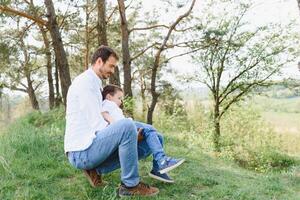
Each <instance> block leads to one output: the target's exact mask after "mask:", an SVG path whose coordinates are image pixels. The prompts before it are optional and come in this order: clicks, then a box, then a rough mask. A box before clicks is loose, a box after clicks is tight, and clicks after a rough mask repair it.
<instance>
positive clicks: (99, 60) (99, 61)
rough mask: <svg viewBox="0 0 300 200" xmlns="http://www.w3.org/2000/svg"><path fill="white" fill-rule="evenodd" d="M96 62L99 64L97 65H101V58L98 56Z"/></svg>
mask: <svg viewBox="0 0 300 200" xmlns="http://www.w3.org/2000/svg"><path fill="white" fill-rule="evenodd" d="M96 63H97V64H99V65H102V64H103V61H102V58H100V57H99V58H98V59H97V61H96Z"/></svg>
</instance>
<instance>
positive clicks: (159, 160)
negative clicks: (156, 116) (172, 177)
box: [134, 121, 185, 178]
mask: <svg viewBox="0 0 300 200" xmlns="http://www.w3.org/2000/svg"><path fill="white" fill-rule="evenodd" d="M134 123H135V125H136V127H137V128H142V129H143V136H144V138H145V140H146V142H147V144H148V145H149V148H150V149H151V151H152V153H153V160H154V161H153V171H152V172H159V173H157V174H156V175H159V174H161V175H163V174H165V173H167V172H168V171H170V170H172V169H175V168H176V167H178V166H179V165H181V164H182V163H183V162H184V161H185V160H184V159H175V158H171V157H167V156H166V154H165V152H164V149H163V139H162V136H161V135H160V134H158V132H157V130H156V129H155V128H154V127H153V126H151V125H149V124H145V123H141V122H136V121H135V122H134ZM157 169H158V170H157ZM163 176H164V175H163ZM166 178H169V177H166Z"/></svg>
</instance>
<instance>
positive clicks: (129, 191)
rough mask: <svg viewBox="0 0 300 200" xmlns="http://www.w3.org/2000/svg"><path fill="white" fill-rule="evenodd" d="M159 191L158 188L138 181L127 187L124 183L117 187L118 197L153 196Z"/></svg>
mask: <svg viewBox="0 0 300 200" xmlns="http://www.w3.org/2000/svg"><path fill="white" fill-rule="evenodd" d="M158 193H159V189H158V188H156V187H151V186H149V185H147V184H145V183H143V182H140V183H139V184H138V185H137V186H135V187H131V188H128V187H126V186H125V185H120V187H119V188H118V195H119V197H130V196H144V197H146V196H154V195H157V194H158Z"/></svg>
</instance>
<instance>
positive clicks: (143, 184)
mask: <svg viewBox="0 0 300 200" xmlns="http://www.w3.org/2000/svg"><path fill="white" fill-rule="evenodd" d="M139 184H140V186H141V187H142V188H147V189H149V188H150V185H148V184H146V183H143V182H140V183H139Z"/></svg>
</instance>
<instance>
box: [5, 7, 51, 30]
mask: <svg viewBox="0 0 300 200" xmlns="http://www.w3.org/2000/svg"><path fill="white" fill-rule="evenodd" d="M0 11H2V12H4V13H10V14H13V15H18V16H21V17H25V18H27V19H30V20H32V21H34V22H36V23H38V24H40V25H43V26H47V21H45V20H43V19H42V18H38V17H34V16H32V15H29V14H27V13H25V12H22V11H18V10H15V9H13V8H10V7H7V6H3V5H0Z"/></svg>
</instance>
